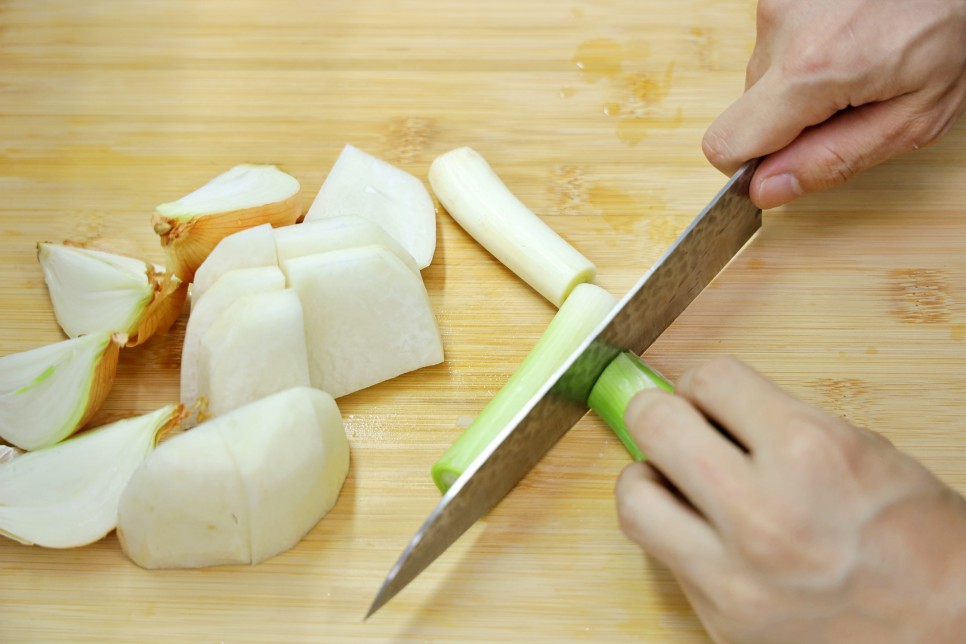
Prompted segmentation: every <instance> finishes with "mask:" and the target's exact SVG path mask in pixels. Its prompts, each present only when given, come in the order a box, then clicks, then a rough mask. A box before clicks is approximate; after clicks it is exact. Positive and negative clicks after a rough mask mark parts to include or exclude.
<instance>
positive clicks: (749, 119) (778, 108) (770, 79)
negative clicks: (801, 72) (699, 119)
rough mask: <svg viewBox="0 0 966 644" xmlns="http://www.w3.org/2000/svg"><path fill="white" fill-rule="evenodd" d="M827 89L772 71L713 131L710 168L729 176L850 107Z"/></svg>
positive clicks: (708, 145) (707, 147) (706, 145)
mask: <svg viewBox="0 0 966 644" xmlns="http://www.w3.org/2000/svg"><path fill="white" fill-rule="evenodd" d="M826 92H827V90H823V89H820V88H819V87H817V86H814V85H811V84H806V83H802V82H793V81H789V80H788V79H787V78H786V77H785V76H784V75H783V74H781V73H779V72H778V71H776V69H775V68H774V67H772V68H769V69H768V71H766V72H765V73H764V74H763V75H762V76H761V78H759V79H758V81H757V82H756V83H755V84H754V85H752V86H751V87H750V88H748V90H747V91H746V92H745V93H744V94H743V95H742V96H741V98H739V99H738V100H737V101H735V102H734V103H732V104H731V105H730V106H729V107H728V108H727V109H726V110H725V111H724V112H723V113H722V114H721V115H720V116H719V117H718V118H717V119H715V121H714V122H713V123H712V124H711V127H709V128H708V130H707V132H705V134H704V139H703V141H702V142H701V146H702V149H703V150H704V154H705V156H706V157H708V161H710V162H711V164H712V165H713V166H714V167H716V168H718V169H719V170H721V171H722V172H724V173H725V174H727V175H731V174H733V173H734V172H735V171H736V170H737V169H738V168H739V167H740V166H741V164H743V163H744V162H745V161H749V160H751V159H757V158H759V157H763V156H766V155H768V154H771V153H772V152H776V151H778V150H781V149H782V148H784V147H785V146H787V145H788V144H789V143H791V142H792V141H794V140H795V139H796V138H798V135H799V134H801V133H802V132H803V131H804V130H805V129H806V128H808V127H811V126H813V125H818V124H819V123H822V122H824V121H826V120H827V119H828V118H829V117H831V116H832V115H834V114H835V113H836V112H838V111H839V110H841V109H844V108H845V107H848V105H847V104H846V105H840V104H839V103H838V102H837V101H836V100H835V97H834V96H833V95H831V94H828V93H826Z"/></svg>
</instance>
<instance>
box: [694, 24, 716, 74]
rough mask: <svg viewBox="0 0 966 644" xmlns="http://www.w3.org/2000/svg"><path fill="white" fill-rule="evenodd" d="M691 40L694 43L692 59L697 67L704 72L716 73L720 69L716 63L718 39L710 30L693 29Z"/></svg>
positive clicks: (702, 28)
mask: <svg viewBox="0 0 966 644" xmlns="http://www.w3.org/2000/svg"><path fill="white" fill-rule="evenodd" d="M691 38H692V42H693V43H694V57H695V60H696V61H697V63H698V67H699V68H700V69H702V70H705V71H716V70H718V69H720V68H721V65H720V63H719V61H718V39H717V38H716V37H715V34H714V32H713V31H711V30H710V29H706V28H704V27H693V28H692V29H691Z"/></svg>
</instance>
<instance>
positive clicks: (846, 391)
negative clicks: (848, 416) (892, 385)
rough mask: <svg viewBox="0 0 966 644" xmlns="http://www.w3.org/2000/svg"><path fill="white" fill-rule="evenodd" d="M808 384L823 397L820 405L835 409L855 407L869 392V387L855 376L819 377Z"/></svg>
mask: <svg viewBox="0 0 966 644" xmlns="http://www.w3.org/2000/svg"><path fill="white" fill-rule="evenodd" d="M810 386H811V388H812V389H814V390H815V391H817V392H818V393H819V394H820V396H821V397H822V398H823V399H824V400H821V401H819V404H820V405H822V406H825V407H829V408H831V409H834V410H836V411H842V410H849V409H853V408H855V406H856V404H857V403H861V401H863V400H864V399H865V398H866V397H867V396H868V394H869V388H868V387H867V386H866V385H865V383H864V382H862V381H861V380H859V379H857V378H819V379H818V380H815V381H813V382H811V383H810Z"/></svg>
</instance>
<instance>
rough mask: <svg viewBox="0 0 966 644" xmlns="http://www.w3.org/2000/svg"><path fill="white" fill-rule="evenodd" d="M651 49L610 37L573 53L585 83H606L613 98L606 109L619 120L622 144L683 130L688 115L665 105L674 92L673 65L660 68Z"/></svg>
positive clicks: (606, 103) (579, 47)
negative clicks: (663, 131) (660, 131)
mask: <svg viewBox="0 0 966 644" xmlns="http://www.w3.org/2000/svg"><path fill="white" fill-rule="evenodd" d="M650 54H651V48H650V45H649V43H647V42H643V41H629V42H626V43H623V44H622V43H618V42H617V41H614V40H611V39H609V38H596V39H591V40H587V41H584V42H583V43H581V44H580V46H578V47H577V51H576V52H575V53H574V57H573V60H574V64H575V65H576V66H577V68H578V69H579V70H580V73H581V77H582V78H583V80H585V81H587V82H591V83H597V82H600V81H604V82H605V87H606V89H607V92H608V95H607V97H606V98H605V100H604V103H603V106H602V109H601V111H602V112H603V114H604V115H605V116H608V117H612V118H615V119H617V123H616V126H615V133H616V135H617V138H618V140H620V141H621V142H623V143H626V144H628V145H632V146H633V145H637V144H638V143H640V142H641V141H643V140H644V139H645V138H647V137H648V135H649V134H650V132H651V131H653V130H657V129H675V128H678V127H680V126H681V123H682V121H683V113H682V110H681V108H680V107H678V108H677V109H676V110H674V111H670V110H668V109H667V108H666V107H664V106H663V102H664V99H665V98H666V97H667V96H668V93H669V92H670V91H671V87H672V79H673V76H674V61H671V62H670V63H667V64H664V65H660V64H659V65H657V66H656V65H655V64H654V63H653V62H651V61H650V60H649V56H650Z"/></svg>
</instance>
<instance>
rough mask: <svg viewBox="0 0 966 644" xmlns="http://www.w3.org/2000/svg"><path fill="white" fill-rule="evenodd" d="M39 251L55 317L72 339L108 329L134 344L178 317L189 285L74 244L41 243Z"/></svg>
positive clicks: (160, 332) (163, 330)
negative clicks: (125, 336) (121, 334)
mask: <svg viewBox="0 0 966 644" xmlns="http://www.w3.org/2000/svg"><path fill="white" fill-rule="evenodd" d="M37 251H38V252H37V254H38V257H39V259H40V265H41V267H42V268H43V271H44V280H45V281H46V282H47V290H48V292H49V293H50V301H51V303H52V304H53V306H54V315H55V316H56V317H57V322H58V323H59V324H60V327H61V328H62V329H63V330H64V333H66V334H67V335H68V336H69V337H71V338H76V337H78V336H80V335H86V334H91V333H100V332H102V331H109V332H114V333H123V334H125V335H127V337H128V342H127V346H135V345H138V344H141V343H143V342H144V341H146V340H147V339H148V338H150V337H152V336H153V335H155V334H158V335H163V334H164V333H166V332H167V331H168V329H169V328H170V327H171V325H172V324H174V322H175V320H177V319H178V316H179V315H180V314H181V309H182V308H183V306H184V301H185V297H186V296H187V285H186V284H184V283H182V281H181V280H180V279H179V278H178V277H177V276H175V275H171V274H168V273H165V272H164V270H163V269H160V268H159V267H157V266H153V265H151V264H148V263H147V262H144V261H142V260H139V259H134V258H132V257H125V256H123V255H117V254H114V253H107V252H104V251H99V250H93V249H89V248H83V247H81V246H77V245H73V244H52V243H47V242H42V243H40V244H38V245H37Z"/></svg>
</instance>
